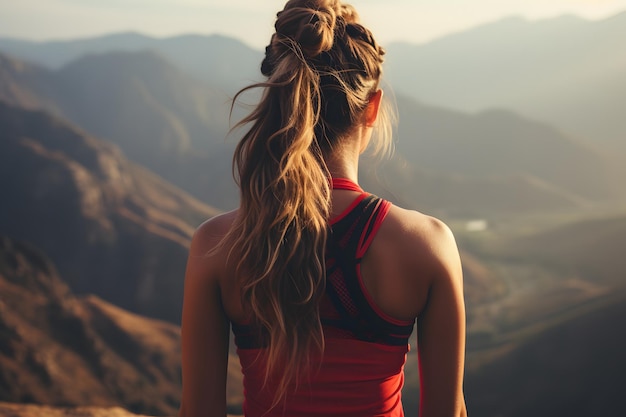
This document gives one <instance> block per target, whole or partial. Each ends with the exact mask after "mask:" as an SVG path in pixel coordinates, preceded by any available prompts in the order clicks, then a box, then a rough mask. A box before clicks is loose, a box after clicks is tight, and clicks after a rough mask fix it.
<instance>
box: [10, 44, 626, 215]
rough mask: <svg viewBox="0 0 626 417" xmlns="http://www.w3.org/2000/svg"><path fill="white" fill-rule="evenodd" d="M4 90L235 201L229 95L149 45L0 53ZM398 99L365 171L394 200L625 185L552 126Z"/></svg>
mask: <svg viewBox="0 0 626 417" xmlns="http://www.w3.org/2000/svg"><path fill="white" fill-rule="evenodd" d="M220 97H221V98H220ZM0 98H4V99H5V100H7V101H9V102H12V103H14V104H16V105H20V106H27V107H35V108H43V109H46V110H47V111H50V112H53V113H54V114H58V115H59V116H61V117H64V118H67V119H69V120H71V121H72V122H74V123H76V124H77V125H79V126H81V127H82V128H83V129H85V130H87V131H89V132H93V133H95V134H96V135H97V136H99V137H101V138H104V139H107V140H109V141H112V142H113V143H116V144H117V145H118V146H120V148H121V149H122V150H123V151H124V153H125V154H126V155H128V156H129V158H131V159H132V160H134V161H135V162H138V163H140V164H142V165H144V166H146V167H148V168H149V169H151V170H153V171H154V172H156V173H157V174H159V175H161V176H162V177H164V178H165V179H167V180H169V181H171V182H173V183H174V184H176V185H177V186H179V187H181V188H183V189H184V190H186V191H188V192H190V193H192V194H193V195H194V196H196V197H198V198H200V199H201V200H203V201H205V202H207V203H209V204H211V205H213V206H216V207H219V208H222V209H230V208H233V207H235V206H236V205H237V201H238V194H237V190H236V188H235V186H234V183H233V180H232V176H231V170H230V168H231V160H232V149H233V146H234V141H233V140H229V141H225V140H224V138H225V136H226V132H227V130H228V108H229V105H228V102H227V100H226V99H225V98H224V96H220V95H219V94H213V93H212V92H211V90H210V89H209V88H208V87H206V86H205V85H204V84H202V83H199V82H197V81H194V80H193V79H191V78H189V77H188V76H187V75H186V74H185V73H184V72H182V71H181V70H179V69H178V68H176V67H175V66H174V65H173V64H171V63H170V62H169V61H167V60H165V59H163V58H161V57H160V56H158V55H155V54H154V53H151V52H111V53H107V54H104V55H91V56H87V57H84V58H80V59H79V60H77V61H75V62H72V63H70V64H68V65H67V66H66V67H63V68H61V69H59V70H56V71H50V70H46V69H44V68H42V67H37V66H34V65H31V64H28V63H25V62H23V61H19V60H15V59H12V58H8V57H1V56H0ZM398 105H399V109H400V126H399V129H398V155H397V157H396V159H395V160H392V161H391V162H390V163H388V164H386V167H383V168H381V169H380V172H381V173H382V174H383V175H380V176H378V178H379V179H382V180H383V181H379V180H378V179H377V177H376V175H375V173H372V172H368V170H367V168H365V169H364V170H363V177H364V178H363V179H364V182H365V183H366V184H368V186H370V188H371V189H372V191H374V192H377V193H379V194H381V195H384V196H386V197H390V198H391V199H392V200H393V201H396V202H397V203H400V204H405V205H408V206H410V207H415V208H419V209H422V210H425V211H431V212H434V213H439V214H440V215H443V216H446V217H450V216H466V217H467V216H469V217H472V216H476V215H479V214H480V213H482V214H483V215H491V214H495V213H511V212H521V211H528V210H531V211H532V210H545V209H555V208H568V207H578V206H581V205H583V206H584V205H588V204H591V203H593V202H595V201H597V200H613V199H620V198H623V197H624V196H626V190H624V188H623V187H622V186H621V180H620V178H621V173H622V170H621V168H619V167H618V166H617V164H614V163H613V162H612V161H610V160H609V159H608V158H606V157H603V156H601V155H600V154H599V153H598V152H596V151H594V150H593V149H591V148H588V147H585V146H583V145H581V144H579V143H577V142H574V141H572V140H571V139H569V138H567V137H566V136H564V135H563V134H561V133H559V132H558V131H556V130H555V129H553V128H550V127H549V126H546V125H541V124H538V123H535V122H532V121H529V120H525V119H523V118H520V117H517V116H515V115H513V114H511V113H509V112H505V111H491V112H489V113H483V114H479V115H467V114H462V113H459V112H453V111H449V110H445V109H441V108H434V107H430V106H426V105H420V104H417V103H416V102H415V101H414V100H412V99H409V98H406V97H399V98H398ZM241 111H243V109H240V110H239V112H238V113H236V114H235V116H234V120H237V118H238V117H239V115H240V114H241ZM235 135H236V133H235V134H233V135H232V137H233V139H235V138H234V136H235ZM364 165H365V164H364ZM396 196H401V197H400V199H398V198H396Z"/></svg>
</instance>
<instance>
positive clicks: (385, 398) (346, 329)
mask: <svg viewBox="0 0 626 417" xmlns="http://www.w3.org/2000/svg"><path fill="white" fill-rule="evenodd" d="M333 188H335V189H347V190H353V191H359V192H360V193H361V194H360V195H359V196H358V197H357V198H356V199H355V200H354V202H353V203H352V204H351V205H350V206H349V207H348V208H347V209H346V210H345V211H344V212H343V213H341V214H340V215H339V216H337V217H335V218H333V219H332V220H331V221H330V222H329V225H330V227H331V231H332V233H331V234H330V235H329V238H328V244H327V251H326V293H325V295H324V297H323V299H322V301H321V303H320V316H321V319H322V325H323V329H324V339H325V342H326V347H325V350H324V354H323V357H322V358H321V365H320V367H319V371H317V370H314V371H313V372H312V373H311V375H310V376H309V377H308V378H306V380H304V381H301V382H300V383H299V385H298V388H297V390H296V391H295V392H294V393H290V394H289V395H288V398H287V400H286V402H285V404H284V405H283V404H280V405H278V406H277V407H275V408H274V409H272V410H270V411H269V412H268V409H270V407H271V404H272V400H273V398H274V395H273V391H272V388H271V381H269V383H268V384H267V386H265V387H263V382H264V370H265V368H264V364H263V363H262V361H261V360H259V359H258V358H259V356H258V353H259V349H262V346H260V345H259V340H261V338H260V337H258V334H259V333H258V331H257V330H255V329H254V328H252V326H251V325H247V324H237V323H232V328H233V332H234V334H235V343H236V345H237V353H238V354H239V360H240V363H241V368H242V371H243V375H244V397H245V400H244V414H245V416H246V417H320V416H338V417H339V416H341V417H402V416H403V415H404V413H403V410H402V403H401V390H402V385H403V383H404V371H403V370H404V363H405V361H406V353H407V352H408V349H409V345H408V338H409V336H410V335H411V332H412V331H413V325H414V321H402V320H396V319H394V318H392V317H389V316H388V315H386V314H385V313H384V312H382V311H381V310H380V309H379V308H378V307H377V306H376V305H375V304H374V302H373V300H372V298H371V296H370V295H369V294H368V292H367V289H366V288H365V286H364V284H363V281H362V279H361V273H360V261H361V259H362V258H363V256H364V255H365V253H366V251H367V249H368V247H369V245H370V244H371V243H372V240H373V239H374V236H375V235H376V232H377V231H378V228H379V227H380V225H381V224H382V222H383V220H384V218H385V216H386V215H387V213H388V211H389V207H390V205H391V204H390V203H389V202H387V201H385V200H382V199H380V198H378V197H376V196H373V195H370V194H367V193H365V192H363V190H362V189H361V188H360V187H359V186H358V185H356V184H354V183H353V182H351V181H349V180H346V179H333Z"/></svg>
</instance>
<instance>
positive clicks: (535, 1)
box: [0, 0, 626, 48]
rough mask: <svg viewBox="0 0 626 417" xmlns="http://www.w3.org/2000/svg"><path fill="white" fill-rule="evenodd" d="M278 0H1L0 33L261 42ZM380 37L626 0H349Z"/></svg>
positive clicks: (414, 36)
mask: <svg viewBox="0 0 626 417" xmlns="http://www.w3.org/2000/svg"><path fill="white" fill-rule="evenodd" d="M284 3H285V0H0V37H13V38H20V39H28V40H57V39H73V38H79V37H90V36H98V35H102V34H106V33H112V32H121V31H135V32H140V33H143V34H146V35H151V36H157V37H167V36H173V35H179V34H188V33H198V34H214V33H219V34H223V35H228V36H232V37H235V38H238V39H240V40H242V41H244V42H245V43H247V44H248V45H250V46H253V47H256V48H262V47H263V46H264V45H265V44H266V43H267V41H268V40H269V36H270V35H271V33H272V25H273V21H274V18H275V14H276V12H277V11H278V10H280V9H281V8H282V6H283V5H284ZM349 3H351V4H353V5H354V6H355V7H356V8H357V10H358V11H359V13H360V15H361V18H362V21H363V23H364V24H365V25H366V26H368V27H369V28H370V29H372V31H373V32H374V34H375V36H376V37H377V39H378V40H379V42H381V43H383V44H385V43H389V42H392V41H398V40H402V41H407V42H413V43H423V42H427V41H429V40H432V39H435V38H437V37H440V36H443V35H446V34H449V33H454V32H458V31H462V30H465V29H468V28H471V27H474V26H477V25H480V24H483V23H488V22H492V21H495V20H499V19H502V18H504V17H508V16H522V17H526V18H528V19H532V20H536V19H544V18H550V17H556V16H559V15H562V14H575V15H578V16H581V17H584V18H587V19H592V20H597V19H602V18H606V17H609V16H611V15H613V14H616V13H618V12H621V11H626V0H430V1H423V0H352V1H349Z"/></svg>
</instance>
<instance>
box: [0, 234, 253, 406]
mask: <svg viewBox="0 0 626 417" xmlns="http://www.w3.org/2000/svg"><path fill="white" fill-rule="evenodd" d="M0 292H1V293H2V301H1V302H0V401H10V402H16V403H36V404H47V405H57V406H60V405H63V406H68V405H74V406H87V405H88V406H92V407H113V406H117V407H123V408H125V409H127V410H130V411H133V412H136V413H143V414H150V415H170V416H171V415H174V414H176V412H177V410H178V407H179V402H180V384H181V379H180V328H179V327H178V326H176V325H173V324H170V323H166V322H163V321H158V320H154V319H149V318H146V317H142V316H138V315H135V314H132V313H129V312H127V311H124V310H122V309H120V308H119V307H116V306H114V305H112V304H109V303H107V302H105V301H103V300H102V299H100V298H98V297H95V296H92V295H89V296H84V297H77V296H75V295H74V294H73V293H72V292H71V291H70V289H69V288H68V287H67V285H66V284H65V283H64V282H63V281H62V280H61V278H60V277H59V275H58V273H57V272H56V269H55V267H54V266H53V265H52V263H51V262H50V261H49V260H48V259H47V258H46V257H45V256H44V255H42V254H41V253H40V252H38V251H37V250H35V249H33V248H32V247H31V246H30V245H26V244H22V243H20V242H17V241H14V240H11V239H9V238H6V237H0ZM233 365H234V363H233ZM229 372H230V374H232V375H233V377H232V378H231V381H230V385H229V395H230V397H229V398H230V403H229V404H230V409H231V411H235V412H238V411H239V412H240V404H241V386H240V384H241V379H240V377H239V376H238V372H239V371H238V368H236V367H234V366H231V368H230V371H229ZM76 381H80V383H79V384H77V383H76ZM35 412H42V414H35V415H37V416H45V415H50V416H56V415H65V413H67V414H68V415H72V416H76V415H83V414H81V413H84V415H85V416H90V415H92V413H94V414H93V415H94V416H97V415H109V414H105V413H109V412H111V413H118V414H119V415H120V416H122V415H125V413H124V412H123V410H111V411H106V410H98V409H96V408H93V409H90V410H69V409H68V410H62V409H56V410H55V409H48V408H35V407H24V406H22V407H19V406H17V405H14V406H11V405H9V404H4V403H0V414H1V415H11V416H13V415H15V416H25V417H26V416H28V415H33V414H32V413H35ZM44 412H45V413H46V414H43V413H44ZM7 413H8V414H7ZM12 413H13V414H12ZM48 413H49V414H48ZM111 415H114V414H111Z"/></svg>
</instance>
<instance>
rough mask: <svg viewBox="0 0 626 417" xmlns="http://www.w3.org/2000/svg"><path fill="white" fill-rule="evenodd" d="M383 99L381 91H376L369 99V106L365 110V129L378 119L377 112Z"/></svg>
mask: <svg viewBox="0 0 626 417" xmlns="http://www.w3.org/2000/svg"><path fill="white" fill-rule="evenodd" d="M382 99H383V90H381V89H378V90H376V91H375V92H374V93H372V95H371V96H370V98H369V104H368V105H367V109H366V110H365V125H366V126H367V127H372V126H374V123H376V119H377V118H378V111H379V109H380V103H381V101H382Z"/></svg>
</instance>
